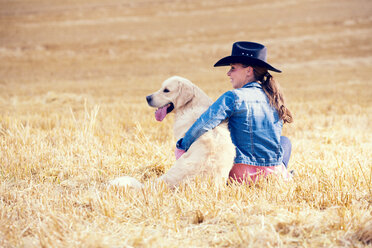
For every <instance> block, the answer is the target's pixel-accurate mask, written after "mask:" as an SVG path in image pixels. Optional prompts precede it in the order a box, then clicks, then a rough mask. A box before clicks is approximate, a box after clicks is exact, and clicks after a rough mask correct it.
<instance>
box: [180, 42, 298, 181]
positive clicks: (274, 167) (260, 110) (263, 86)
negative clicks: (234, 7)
mask: <svg viewBox="0 0 372 248" xmlns="http://www.w3.org/2000/svg"><path fill="white" fill-rule="evenodd" d="M214 66H215V67H217V66H231V68H230V70H229V71H228V72H227V75H228V76H229V77H230V80H231V84H232V87H233V88H234V89H233V90H230V91H228V92H226V93H224V94H223V95H222V96H221V97H219V98H218V99H217V101H216V102H214V103H213V104H212V105H211V106H210V107H209V108H208V109H207V110H206V111H205V112H204V113H203V114H202V115H201V116H200V117H199V119H198V120H197V121H196V122H195V123H194V124H193V125H192V126H191V127H190V129H189V130H188V131H187V132H186V134H185V136H184V137H183V138H182V139H180V140H178V141H177V146H176V147H177V149H178V150H176V157H179V156H181V155H182V153H184V152H186V151H187V150H188V149H189V147H190V146H191V145H192V143H193V142H194V141H195V140H196V139H198V138H199V137H200V136H201V135H202V134H203V133H205V132H207V131H208V130H211V129H213V128H215V127H216V126H217V125H218V124H220V123H221V122H222V121H223V120H225V119H227V120H228V126H229V130H230V134H231V139H232V142H233V143H234V145H235V147H236V157H235V161H234V166H233V168H232V169H231V171H230V175H229V177H230V178H231V180H236V181H238V182H248V183H249V182H251V181H254V182H255V181H256V180H257V179H258V177H260V176H262V177H266V176H268V175H269V174H278V175H282V176H283V177H284V178H288V173H287V169H286V167H287V165H288V161H289V156H290V153H291V143H290V141H289V139H288V138H287V137H283V136H281V133H282V127H283V123H290V122H292V115H291V112H290V111H289V110H288V109H287V107H286V106H285V103H284V97H283V94H282V92H281V91H280V88H279V85H278V83H277V82H276V81H275V79H274V78H273V76H272V75H271V74H270V73H269V72H268V70H271V71H275V72H281V71H280V70H278V69H275V68H274V67H272V66H271V65H270V64H268V63H267V62H266V47H265V46H263V45H261V44H259V43H254V42H246V41H243V42H236V43H234V44H233V47H232V53H231V56H227V57H224V58H222V59H220V60H219V61H218V62H217V63H216V64H215V65H214Z"/></svg>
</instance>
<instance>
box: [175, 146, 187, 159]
mask: <svg viewBox="0 0 372 248" xmlns="http://www.w3.org/2000/svg"><path fill="white" fill-rule="evenodd" d="M185 152H186V151H185V150H181V149H178V148H177V147H176V149H175V150H174V155H176V160H178V159H179V158H180V157H181V156H182V154H184V153H185Z"/></svg>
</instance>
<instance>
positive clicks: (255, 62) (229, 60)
mask: <svg viewBox="0 0 372 248" xmlns="http://www.w3.org/2000/svg"><path fill="white" fill-rule="evenodd" d="M233 63H241V64H245V65H251V66H259V67H264V68H266V69H268V70H270V71H275V72H282V71H281V70H278V69H276V68H274V67H272V66H271V65H269V64H268V63H266V62H265V61H262V60H259V59H256V58H250V57H247V56H227V57H224V58H222V59H220V60H219V61H217V63H216V64H214V67H218V66H229V65H230V64H233Z"/></svg>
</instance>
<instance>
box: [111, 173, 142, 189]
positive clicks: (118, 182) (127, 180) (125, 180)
mask: <svg viewBox="0 0 372 248" xmlns="http://www.w3.org/2000/svg"><path fill="white" fill-rule="evenodd" d="M109 186H116V187H128V188H133V189H141V188H142V187H143V184H142V183H140V182H139V181H138V180H137V179H135V178H133V177H129V176H123V177H118V178H115V179H114V180H111V181H110V182H109Z"/></svg>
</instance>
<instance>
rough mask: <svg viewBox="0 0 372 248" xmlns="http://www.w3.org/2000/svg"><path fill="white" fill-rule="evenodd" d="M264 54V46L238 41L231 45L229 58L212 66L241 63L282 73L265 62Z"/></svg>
mask: <svg viewBox="0 0 372 248" xmlns="http://www.w3.org/2000/svg"><path fill="white" fill-rule="evenodd" d="M266 54H267V52H266V47H265V46H264V45H261V44H259V43H255V42H249V41H238V42H235V43H234V44H233V47H232V51H231V56H227V57H224V58H222V59H220V60H219V61H217V63H216V64H215V65H214V66H215V67H217V66H227V65H230V64H232V63H241V64H244V65H250V66H259V67H264V68H266V69H268V70H271V71H275V72H282V71H281V70H278V69H275V68H274V67H272V66H271V65H269V64H268V63H267V62H266Z"/></svg>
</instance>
